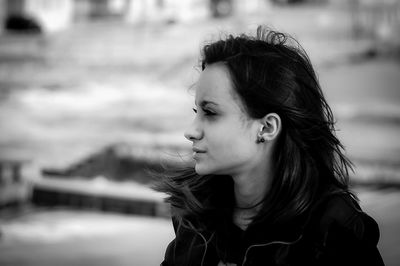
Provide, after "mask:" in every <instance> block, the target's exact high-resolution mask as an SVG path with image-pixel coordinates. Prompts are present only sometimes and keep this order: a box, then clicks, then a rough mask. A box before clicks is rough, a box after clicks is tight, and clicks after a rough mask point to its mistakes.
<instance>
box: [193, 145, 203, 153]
mask: <svg viewBox="0 0 400 266" xmlns="http://www.w3.org/2000/svg"><path fill="white" fill-rule="evenodd" d="M192 150H193V152H195V153H205V152H206V151H205V150H202V149H200V148H198V147H194V146H193V148H192Z"/></svg>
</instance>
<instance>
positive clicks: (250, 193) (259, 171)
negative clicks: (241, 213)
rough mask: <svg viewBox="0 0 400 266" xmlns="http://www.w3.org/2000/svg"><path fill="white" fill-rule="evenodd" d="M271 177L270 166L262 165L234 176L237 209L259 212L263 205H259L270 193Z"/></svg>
mask: <svg viewBox="0 0 400 266" xmlns="http://www.w3.org/2000/svg"><path fill="white" fill-rule="evenodd" d="M271 176H272V169H271V166H270V165H269V164H261V166H260V167H258V168H256V169H252V170H251V171H247V172H246V173H242V174H239V175H235V176H232V177H233V181H234V191H235V201H236V207H237V208H246V209H252V210H253V211H254V212H257V211H258V210H259V209H260V208H261V204H258V203H260V202H261V201H262V200H263V198H264V197H265V195H266V193H267V191H268V187H269V183H270V179H271Z"/></svg>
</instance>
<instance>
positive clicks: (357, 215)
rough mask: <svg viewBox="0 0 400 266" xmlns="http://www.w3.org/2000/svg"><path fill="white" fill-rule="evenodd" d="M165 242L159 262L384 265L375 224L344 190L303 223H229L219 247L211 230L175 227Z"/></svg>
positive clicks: (247, 265) (169, 263) (326, 201)
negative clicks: (242, 226)
mask: <svg viewBox="0 0 400 266" xmlns="http://www.w3.org/2000/svg"><path fill="white" fill-rule="evenodd" d="M173 222H174V228H175V233H176V238H175V239H174V240H173V241H172V242H171V243H170V244H169V245H168V247H167V250H166V253H165V259H164V261H163V262H162V263H161V265H163V266H171V265H185V266H189V265H204V266H205V265H210V266H216V265H217V264H218V262H219V261H223V262H225V263H226V262H230V263H236V264H237V265H246V266H250V265H308V266H313V265H315V266H316V265H321V266H330V265H332V266H333V265H341V266H343V265H344V266H346V265H352V266H353V265H370V266H378V265H379V266H380V265H384V263H383V261H382V258H381V256H380V253H379V251H378V249H377V243H378V240H379V228H378V225H377V223H376V222H375V221H374V219H372V218H371V217H370V216H368V215H367V214H366V213H364V212H362V210H361V208H360V207H359V205H358V204H357V202H356V201H355V200H354V199H353V198H352V196H350V195H349V194H348V193H337V194H335V195H332V196H330V197H328V198H326V199H325V200H322V201H321V202H320V203H318V205H316V207H315V208H314V211H312V214H311V215H309V216H308V218H307V219H306V221H304V222H303V223H302V222H301V221H300V220H299V221H294V222H293V221H292V222H291V223H290V224H285V225H282V226H279V228H276V227H275V228H273V229H272V228H271V227H269V226H267V225H265V224H263V223H259V224H255V225H251V226H249V228H248V229H247V230H246V231H242V230H241V229H239V228H238V227H236V226H235V225H233V224H231V225H230V226H229V228H228V231H229V232H230V233H229V235H228V236H227V238H228V239H227V241H225V242H224V243H225V245H224V247H225V248H221V247H220V245H219V243H220V241H219V239H218V237H217V236H216V235H215V234H211V233H207V232H198V230H196V231H195V230H190V229H187V228H185V227H183V226H179V224H178V223H177V222H176V220H175V219H174V218H173Z"/></svg>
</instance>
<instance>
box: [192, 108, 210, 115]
mask: <svg viewBox="0 0 400 266" xmlns="http://www.w3.org/2000/svg"><path fill="white" fill-rule="evenodd" d="M192 109H193V112H194V113H195V114H197V109H196V108H192ZM203 112H204V113H205V115H206V116H214V115H216V113H214V112H211V111H209V110H206V109H203Z"/></svg>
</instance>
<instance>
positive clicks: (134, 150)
mask: <svg viewBox="0 0 400 266" xmlns="http://www.w3.org/2000/svg"><path fill="white" fill-rule="evenodd" d="M0 23H1V24H0V265H19V266H24V265H105V266H106V265H107V266H108V265H117V266H118V265H138V266H146V265H158V264H159V263H160V262H161V261H162V258H163V255H164V251H165V248H166V245H167V244H168V243H169V241H171V240H172V239H173V236H174V235H173V229H172V225H171V222H170V219H169V207H168V206H167V205H166V204H164V203H163V201H162V199H163V196H164V195H161V194H159V193H156V192H154V191H153V190H151V189H150V185H151V184H152V182H154V179H153V178H152V177H150V176H149V175H148V174H147V172H146V169H152V170H157V169H161V167H162V165H167V166H168V165H173V164H175V163H177V162H178V161H179V160H180V159H181V157H186V156H188V155H190V147H191V146H190V143H189V142H188V141H186V140H185V139H184V137H183V132H184V130H185V128H186V126H187V125H189V123H190V122H191V119H192V118H193V117H192V112H191V108H192V105H193V100H194V98H193V95H192V94H193V93H191V92H190V91H189V90H188V88H189V87H190V86H191V85H192V84H193V83H194V82H195V81H196V78H197V77H198V74H199V70H198V68H197V66H198V59H199V52H200V49H201V47H202V45H203V44H205V43H207V42H208V41H212V40H216V39H218V38H219V37H220V36H221V35H223V34H225V33H241V32H249V33H252V32H253V33H254V32H255V29H256V27H257V25H259V24H265V25H269V26H270V27H272V28H274V29H277V30H280V31H284V32H287V33H290V34H291V35H292V36H294V37H295V38H297V39H298V40H299V42H300V43H301V44H302V45H303V46H304V48H305V49H306V51H307V52H308V53H309V56H310V58H311V61H312V62H313V64H314V66H315V68H316V71H317V74H318V76H319V79H320V82H321V85H322V88H323V90H324V93H325V95H326V97H327V99H328V102H329V103H330V105H331V107H332V109H333V112H334V114H335V116H336V119H337V128H338V132H337V134H338V136H339V138H340V139H341V141H342V142H343V143H344V145H345V147H346V151H347V155H348V156H349V157H350V158H351V160H352V161H353V162H354V164H355V172H354V173H352V174H351V182H352V186H353V188H354V190H355V191H356V192H357V193H358V196H359V198H360V200H361V205H362V207H363V208H364V209H365V210H366V211H367V212H368V213H369V214H370V215H371V216H373V217H374V218H375V219H376V220H377V222H378V223H379V225H380V228H381V240H380V243H379V248H380V251H381V253H382V256H383V258H384V260H385V262H386V264H387V265H389V266H395V265H398V262H399V261H400V237H399V236H400V190H399V188H400V134H399V133H400V105H399V103H400V87H399V84H400V1H399V0H381V1H373V0H330V1H329V0H297V1H295V0H246V1H244V0H243V1H241V0H185V1H179V0H57V1H55V0H0Z"/></svg>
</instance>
